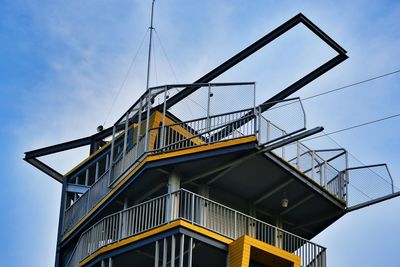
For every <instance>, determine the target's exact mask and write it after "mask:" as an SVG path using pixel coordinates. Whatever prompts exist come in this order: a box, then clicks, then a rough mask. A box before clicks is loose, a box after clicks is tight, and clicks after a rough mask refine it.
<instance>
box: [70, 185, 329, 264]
mask: <svg viewBox="0 0 400 267" xmlns="http://www.w3.org/2000/svg"><path fill="white" fill-rule="evenodd" d="M177 220H184V221H187V222H189V223H190V224H192V225H196V226H200V227H202V228H204V229H207V230H210V231H212V232H215V233H217V234H219V235H222V236H224V237H226V238H228V239H227V240H228V242H229V240H230V241H233V240H236V239H237V238H239V237H241V236H243V235H248V236H250V237H253V238H255V239H257V240H260V241H262V242H264V243H267V244H269V245H272V246H274V247H277V248H280V249H283V250H284V251H287V252H289V253H292V254H294V255H297V256H299V257H300V258H301V266H304V267H306V266H315V267H324V266H325V265H326V263H325V260H326V257H325V253H326V252H325V251H326V249H325V248H324V247H322V246H319V245H317V244H315V243H313V242H310V241H309V240H306V239H304V238H302V237H299V236H296V235H294V234H292V233H290V232H287V231H285V230H283V229H280V228H277V227H275V226H273V225H270V224H268V223H265V222H263V221H260V220H258V219H256V218H253V217H251V216H248V215H246V214H244V213H241V212H239V211H237V210H234V209H231V208H229V207H226V206H224V205H222V204H219V203H217V202H215V201H212V200H210V199H207V198H205V197H202V196H200V195H197V194H194V193H192V192H190V191H187V190H184V189H181V190H179V191H176V192H173V193H170V194H166V195H163V196H160V197H157V198H154V199H152V200H149V201H146V202H144V203H141V204H139V205H135V206H133V207H131V208H128V209H126V210H123V211H120V212H118V213H115V214H111V215H109V216H107V217H105V218H103V219H102V220H100V221H99V222H97V223H96V224H95V225H93V226H92V227H90V228H89V229H87V230H86V231H85V232H84V233H83V234H82V235H81V237H80V238H79V241H78V243H77V245H76V247H75V249H74V251H73V253H72V257H71V258H70V260H69V262H68V264H67V266H82V264H83V263H84V262H86V261H88V260H85V259H87V258H90V257H91V255H97V253H96V252H97V251H99V250H100V249H101V248H103V247H106V246H109V245H111V244H117V243H119V242H121V243H126V242H125V241H124V240H126V239H128V238H130V237H133V236H137V235H139V234H141V233H144V232H146V231H149V230H151V229H156V228H158V227H160V226H163V225H167V224H171V223H173V222H174V221H177ZM91 258H93V257H91ZM79 263H81V264H79Z"/></svg>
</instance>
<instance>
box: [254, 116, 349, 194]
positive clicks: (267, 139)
mask: <svg viewBox="0 0 400 267" xmlns="http://www.w3.org/2000/svg"><path fill="white" fill-rule="evenodd" d="M258 119H259V124H260V127H261V129H263V130H261V129H260V130H259V133H258V135H259V136H258V139H259V140H261V141H262V142H263V143H267V144H268V143H271V142H274V141H275V140H277V139H280V138H282V137H285V136H287V135H288V133H287V132H286V131H284V130H283V129H281V128H279V127H278V126H277V125H275V124H274V123H272V122H271V121H269V120H267V119H266V118H265V117H264V116H263V115H260V116H259V118H258ZM272 152H273V153H274V154H275V155H277V156H279V157H280V158H282V159H284V160H285V161H287V162H288V163H290V164H291V165H293V166H294V167H296V168H297V169H298V170H300V171H301V172H302V173H303V174H305V175H307V176H308V177H309V178H311V179H312V180H314V181H315V182H316V183H318V184H319V185H321V186H322V187H324V188H325V189H326V190H327V191H329V192H330V193H331V194H332V195H334V196H336V197H338V198H339V199H341V200H343V201H347V181H348V177H347V173H346V171H345V170H346V168H347V152H346V151H344V150H343V152H342V153H340V154H338V156H334V157H332V158H331V159H329V158H328V159H327V158H325V157H323V156H322V155H321V154H320V153H319V152H318V151H316V150H312V149H311V148H309V147H308V146H306V145H304V144H303V143H302V142H301V141H297V142H295V143H290V144H287V145H284V146H281V147H279V148H277V149H275V150H273V151H272ZM340 158H341V159H343V166H341V168H340V169H338V167H336V166H333V165H332V164H331V161H333V160H336V161H338V160H339V159H340Z"/></svg>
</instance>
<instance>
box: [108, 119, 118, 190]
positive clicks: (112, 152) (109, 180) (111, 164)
mask: <svg viewBox="0 0 400 267" xmlns="http://www.w3.org/2000/svg"><path fill="white" fill-rule="evenodd" d="M115 132H116V126H115V125H114V126H113V133H112V140H111V152H110V167H109V168H108V170H109V172H110V175H109V177H108V184H111V182H112V181H111V179H112V169H113V166H114V163H113V161H114V146H115Z"/></svg>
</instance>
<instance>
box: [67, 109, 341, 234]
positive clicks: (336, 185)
mask: <svg viewBox="0 0 400 267" xmlns="http://www.w3.org/2000/svg"><path fill="white" fill-rule="evenodd" d="M165 119H166V118H165V117H163V120H165ZM163 124H164V126H160V127H155V128H150V129H149V130H148V131H147V133H146V132H145V133H144V134H143V135H141V134H139V135H138V137H137V138H136V142H139V145H136V142H135V143H133V144H132V145H131V146H130V147H127V148H126V149H125V150H121V152H120V153H119V154H118V155H115V156H114V160H113V164H111V167H110V169H108V170H107V171H106V172H105V173H104V174H103V175H102V176H101V177H100V178H99V179H98V180H97V181H96V182H95V183H94V184H93V185H92V186H91V187H90V188H89V189H88V191H87V192H86V193H84V194H83V195H82V196H81V197H80V198H79V199H78V200H77V201H76V202H75V203H74V204H73V205H71V207H69V208H68V209H66V211H65V216H64V224H63V233H64V234H65V233H67V232H68V231H69V230H70V229H71V228H72V227H73V226H74V225H75V224H76V223H77V222H78V221H79V220H80V219H82V218H83V216H84V215H85V214H87V213H88V212H89V211H90V210H91V209H92V208H93V207H94V206H95V205H96V204H97V203H98V202H99V201H100V200H101V199H102V198H103V197H104V196H105V195H106V194H107V193H108V192H110V190H111V189H110V188H111V187H112V185H113V184H115V182H116V181H117V180H119V179H120V178H121V177H122V176H123V175H124V174H125V173H127V172H128V171H129V170H130V169H132V168H133V167H134V166H135V164H137V163H138V160H139V159H140V158H143V157H144V156H145V155H147V154H157V153H165V152H170V151H176V150H180V149H187V148H191V147H196V146H202V145H207V144H210V143H214V142H221V141H227V140H232V139H236V138H241V137H247V136H257V138H258V142H259V144H269V143H272V142H275V141H277V140H280V139H282V138H284V137H286V136H288V135H291V134H293V133H294V132H290V133H287V132H286V131H284V130H282V129H281V128H279V127H278V126H277V125H275V124H274V123H272V122H271V121H269V120H267V119H266V118H265V116H264V115H263V114H261V113H260V112H258V109H253V108H249V109H243V110H239V111H235V112H228V113H223V114H218V115H212V116H207V117H202V118H199V119H195V120H189V121H184V122H177V123H170V124H167V123H163ZM146 136H147V137H146ZM134 141H135V140H134ZM123 151H125V153H124V152H123ZM273 152H274V153H275V154H276V155H278V156H280V157H281V158H283V159H284V160H286V161H287V162H289V163H291V164H293V165H294V166H295V167H296V168H298V169H299V170H300V171H302V172H303V173H304V174H306V175H307V176H309V178H311V179H313V180H314V181H315V182H316V183H318V184H320V185H321V186H323V187H325V188H326V189H327V190H328V191H329V192H330V193H332V194H333V195H335V196H337V197H339V198H340V199H343V200H345V197H346V189H345V186H346V176H345V172H341V171H340V170H338V169H337V168H335V167H334V166H332V165H331V164H330V162H329V160H326V159H324V158H323V157H321V156H320V155H319V154H318V153H317V152H316V151H313V150H311V149H309V148H308V147H307V146H305V145H304V144H302V143H301V142H297V143H292V144H288V145H286V146H282V147H280V148H278V149H275V150H274V151H273ZM111 158H112V157H111ZM110 173H111V175H110Z"/></svg>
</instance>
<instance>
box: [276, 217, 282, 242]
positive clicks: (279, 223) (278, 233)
mask: <svg viewBox="0 0 400 267" xmlns="http://www.w3.org/2000/svg"><path fill="white" fill-rule="evenodd" d="M275 226H276V227H278V228H280V229H283V223H282V218H281V216H276V217H275ZM275 247H278V248H283V233H282V232H281V231H279V230H277V231H275Z"/></svg>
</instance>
